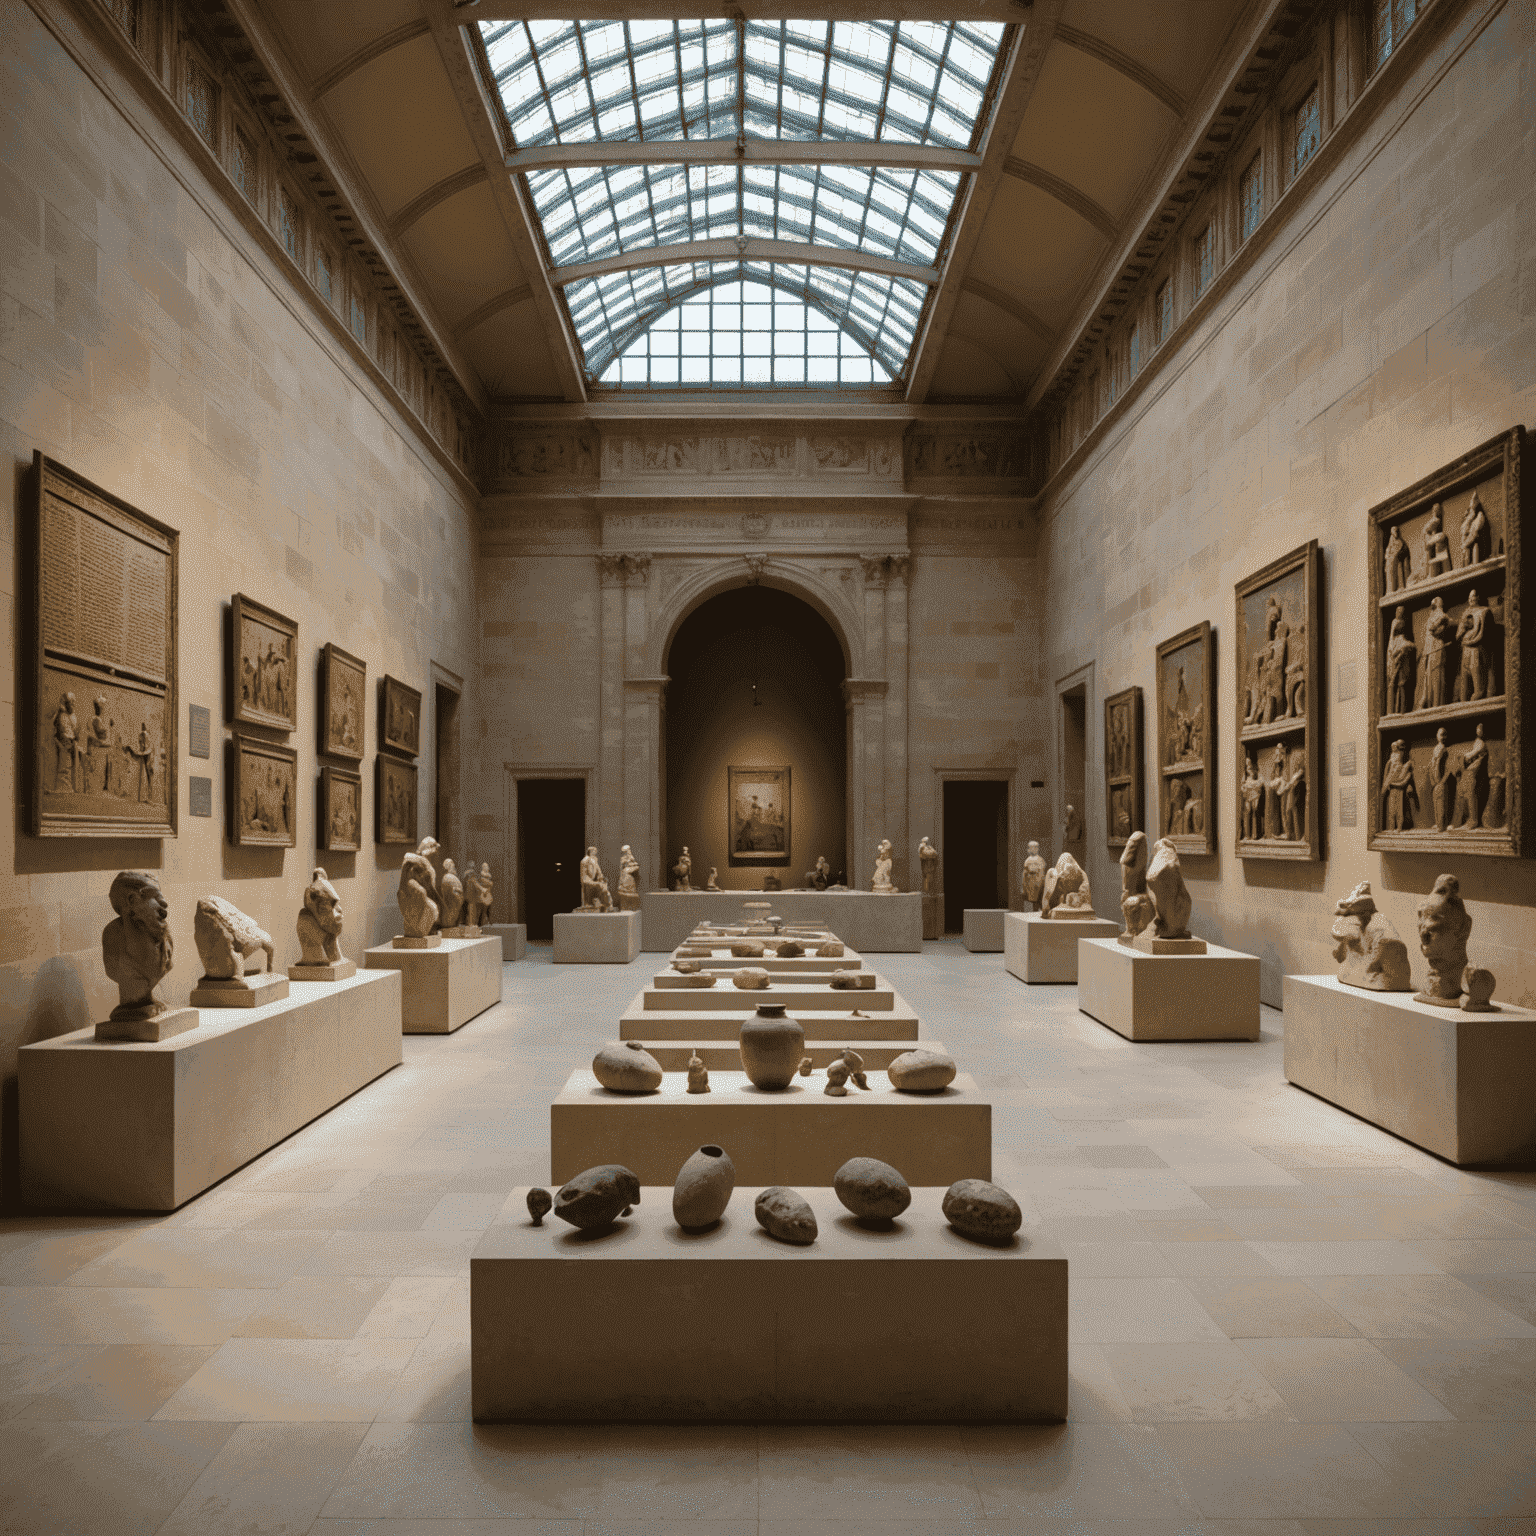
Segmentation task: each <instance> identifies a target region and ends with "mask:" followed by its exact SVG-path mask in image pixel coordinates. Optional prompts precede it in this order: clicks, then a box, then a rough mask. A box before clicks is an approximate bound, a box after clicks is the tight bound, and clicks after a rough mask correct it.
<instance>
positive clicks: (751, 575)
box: [743, 555, 768, 587]
mask: <svg viewBox="0 0 1536 1536" xmlns="http://www.w3.org/2000/svg"><path fill="white" fill-rule="evenodd" d="M743 558H744V559H745V560H746V562H747V585H748V586H749V587H755V586H756V585H757V584H758V582H760V581H761V580H762V579H763V572H764V571H765V570H766V569H767V568H768V556H767V555H745V556H743Z"/></svg>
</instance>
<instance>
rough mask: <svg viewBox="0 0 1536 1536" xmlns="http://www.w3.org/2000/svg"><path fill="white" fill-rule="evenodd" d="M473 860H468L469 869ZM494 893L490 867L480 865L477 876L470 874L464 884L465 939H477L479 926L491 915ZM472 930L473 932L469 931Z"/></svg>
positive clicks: (471, 867)
mask: <svg viewBox="0 0 1536 1536" xmlns="http://www.w3.org/2000/svg"><path fill="white" fill-rule="evenodd" d="M473 868H474V860H473V859H471V860H470V869H471V870H473ZM494 895H495V891H494V889H493V887H492V883H491V866H490V865H489V864H482V865H481V866H480V873H479V874H478V875H474V874H470V875H468V876H467V878H466V879H465V882H464V897H465V902H464V934H463V936H464V937H465V938H466V939H474V938H479V936H480V925H481V924H482V923H483V922H485V921H486V920H487V919H488V918H489V917H490V915H491V901H492V898H493V897H494ZM471 930H473V931H471Z"/></svg>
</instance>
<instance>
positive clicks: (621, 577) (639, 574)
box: [597, 554, 651, 587]
mask: <svg viewBox="0 0 1536 1536" xmlns="http://www.w3.org/2000/svg"><path fill="white" fill-rule="evenodd" d="M650 569H651V557H650V556H649V555H647V554H630V555H607V554H604V555H599V556H598V557H597V574H598V580H599V581H600V582H601V583H602V585H603V586H605V587H628V586H639V587H643V586H644V585H645V581H646V577H647V576H648V575H649V574H650Z"/></svg>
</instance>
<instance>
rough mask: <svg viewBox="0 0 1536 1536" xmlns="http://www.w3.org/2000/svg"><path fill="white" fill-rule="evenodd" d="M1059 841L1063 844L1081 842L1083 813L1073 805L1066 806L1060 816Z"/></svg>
mask: <svg viewBox="0 0 1536 1536" xmlns="http://www.w3.org/2000/svg"><path fill="white" fill-rule="evenodd" d="M1061 840H1062V842H1064V843H1080V842H1082V840H1083V813H1082V812H1081V811H1079V810H1078V808H1077V807H1076V806H1075V805H1070V804H1069V805H1068V806H1067V809H1066V812H1065V814H1064V815H1063V816H1062V827H1061Z"/></svg>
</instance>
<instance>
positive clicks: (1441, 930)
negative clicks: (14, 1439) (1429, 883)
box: [1413, 875, 1472, 1008]
mask: <svg viewBox="0 0 1536 1536" xmlns="http://www.w3.org/2000/svg"><path fill="white" fill-rule="evenodd" d="M1471 936H1472V918H1471V915H1470V914H1469V913H1468V911H1467V909H1466V906H1465V904H1464V903H1463V902H1462V899H1461V882H1460V881H1459V880H1458V879H1457V878H1456V876H1455V875H1440V876H1438V877H1437V878H1436V880H1435V885H1434V889H1433V890H1432V891H1430V893H1429V895H1428V896H1426V897H1425V898H1424V900H1423V901H1422V902H1420V903H1419V949H1420V950H1421V951H1422V952H1423V955H1424V958H1425V959H1426V960H1427V961H1428V962H1429V980H1428V981H1426V982H1425V983H1424V986H1423V989H1422V990H1421V991H1418V992H1415V993H1414V994H1413V1000H1414V1001H1415V1002H1416V1003H1434V1004H1436V1005H1437V1006H1438V1007H1441V1008H1454V1007H1456V1006H1457V1004H1458V1003H1460V1001H1461V995H1462V987H1461V978H1462V973H1463V972H1464V971H1465V970H1466V969H1467V940H1468V939H1469V938H1470V937H1471Z"/></svg>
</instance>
